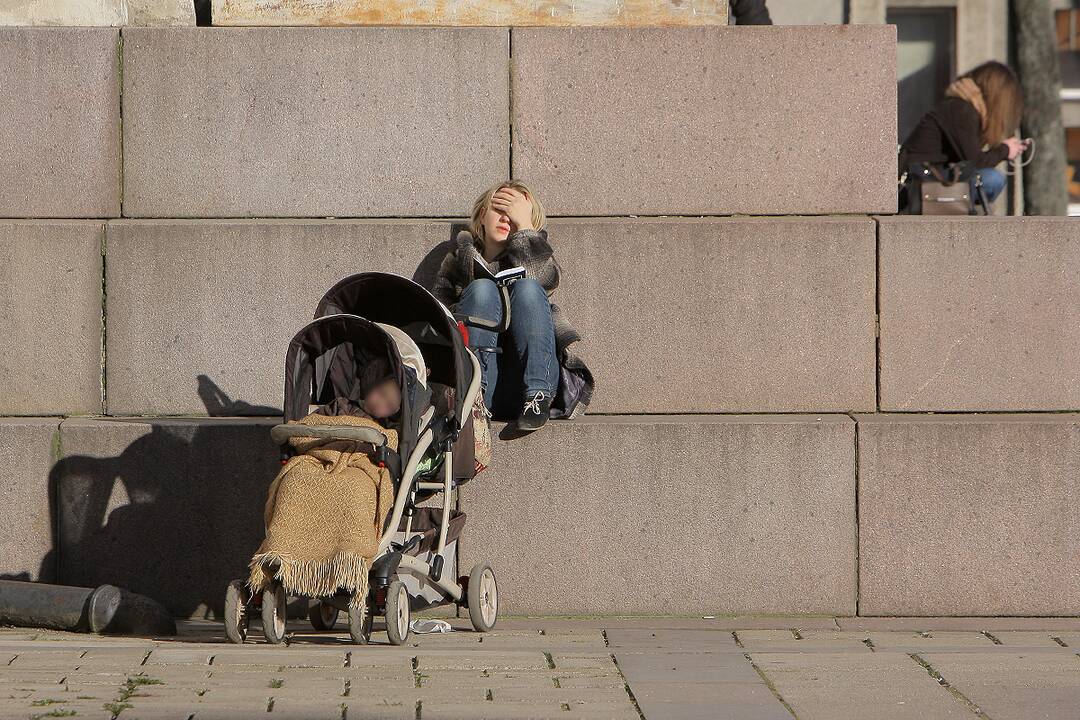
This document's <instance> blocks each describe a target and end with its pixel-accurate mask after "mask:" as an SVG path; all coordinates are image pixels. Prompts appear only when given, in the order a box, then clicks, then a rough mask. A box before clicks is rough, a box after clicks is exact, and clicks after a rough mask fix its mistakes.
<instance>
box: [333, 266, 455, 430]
mask: <svg viewBox="0 0 1080 720" xmlns="http://www.w3.org/2000/svg"><path fill="white" fill-rule="evenodd" d="M337 313H347V314H350V315H359V316H361V317H363V318H366V319H368V320H370V321H372V322H379V323H385V324H387V325H394V326H395V327H399V328H401V329H402V330H404V331H405V332H406V333H407V334H408V335H409V337H411V338H412V339H413V342H415V343H416V344H417V345H418V346H419V348H420V351H421V352H422V353H423V355H424V360H425V362H426V363H427V366H428V368H429V369H430V370H431V377H430V378H429V379H430V381H431V382H437V383H442V384H444V385H449V386H451V387H453V388H454V415H455V417H456V418H457V419H458V421H459V422H462V421H463V418H465V417H466V410H465V409H464V408H463V407H462V405H463V403H464V399H465V393H466V392H467V391H468V389H469V383H471V382H472V375H473V369H472V363H471V362H470V361H469V358H468V356H467V355H466V350H465V343H464V342H463V341H462V338H461V333H459V332H458V329H457V322H456V321H455V320H454V318H453V316H451V315H450V313H449V311H448V310H447V309H446V307H445V306H444V305H443V304H442V303H440V302H439V301H438V300H436V299H435V296H433V295H432V294H431V293H429V292H428V291H427V290H425V289H424V288H423V287H422V286H420V285H418V284H416V283H414V282H413V281H412V280H409V279H408V278H404V277H401V276H400V275H391V274H389V273H359V274H357V275H351V276H349V277H347V278H345V279H344V280H342V281H341V282H339V283H338V284H337V285H335V286H334V287H332V288H330V290H328V291H327V293H326V294H325V295H323V298H322V300H320V301H319V305H318V307H317V308H316V310H315V317H316V318H319V317H323V316H333V315H335V314H337Z"/></svg>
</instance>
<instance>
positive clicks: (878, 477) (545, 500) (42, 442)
mask: <svg viewBox="0 0 1080 720" xmlns="http://www.w3.org/2000/svg"><path fill="white" fill-rule="evenodd" d="M274 422H275V420H274V419H272V418H263V419H254V418H201V419H184V418H157V419H138V418H135V419H89V418H87V419H68V420H60V419H39V418H8V419H3V420H0V461H2V464H0V490H2V491H3V492H4V493H5V497H9V498H12V499H13V502H9V503H6V504H5V505H4V506H3V509H2V510H0V528H2V529H0V558H3V561H2V563H3V564H2V566H0V573H4V574H9V575H19V574H21V573H25V576H26V577H31V578H38V579H43V580H59V581H61V582H67V583H76V584H84V585H93V584H95V583H101V582H115V583H118V584H121V585H125V586H128V587H130V588H131V589H132V590H135V591H138V592H143V593H145V594H148V595H150V596H152V597H155V598H156V599H158V600H160V601H162V602H165V603H166V604H167V605H168V606H169V607H170V608H171V609H172V610H173V611H174V612H176V613H178V614H182V615H203V614H205V613H206V612H207V610H208V608H209V609H213V608H216V607H219V606H220V603H221V602H222V600H221V597H222V596H221V593H222V590H223V588H224V586H225V583H226V582H227V581H228V580H229V579H230V578H232V577H236V576H240V575H242V574H243V569H244V565H245V563H246V561H247V560H248V558H250V555H251V553H252V552H253V551H254V549H255V547H256V546H257V544H258V542H259V540H260V538H261V532H262V509H263V504H264V502H265V493H266V489H267V486H268V484H269V482H270V480H271V479H272V478H273V476H274V474H275V473H276V472H277V470H278V465H277V452H276V448H275V447H274V446H273V445H272V443H271V442H270V440H269V433H268V427H269V426H270V425H271V424H273V423H274ZM497 430H499V429H497ZM1077 447H1080V414H1072V413H1070V414H1064V413H1027V414H1004V415H970V414H957V415H932V416H931V415H912V414H879V415H864V414H858V415H855V416H847V415H724V416H649V417H644V416H637V417H633V416H631V417H587V418H585V419H584V420H581V421H575V422H553V423H552V424H551V425H550V426H549V427H547V428H545V429H544V430H542V431H541V432H539V433H537V434H535V435H532V436H529V437H527V438H520V439H512V440H506V441H497V442H496V446H495V461H494V463H493V466H492V468H491V469H490V470H489V471H487V472H485V473H484V474H482V475H480V476H479V477H477V478H476V479H475V481H473V482H472V483H470V484H469V485H467V486H465V487H464V488H463V489H462V491H461V495H460V500H459V501H460V506H461V509H463V510H465V511H466V512H467V513H468V514H469V520H468V524H467V528H466V532H465V536H464V538H463V540H462V543H461V545H460V547H459V565H460V566H462V567H463V569H467V568H469V567H471V565H472V564H473V563H474V562H476V561H479V560H489V561H491V562H492V563H493V565H494V567H495V569H496V571H497V573H498V575H499V579H500V583H501V584H500V595H501V599H502V602H503V609H504V610H505V611H506V612H507V613H517V614H540V615H566V614H727V613H755V614H756V613H813V614H840V615H845V614H852V613H854V612H855V610H856V591H857V592H858V605H857V609H858V611H859V613H860V614H862V615H887V616H892V615H925V616H935V615H984V616H996V615H1077V614H1080V606H1078V605H1077V600H1076V598H1078V597H1080V567H1077V558H1078V557H1080V552H1078V551H1080V547H1078V546H1077V533H1076V532H1075V530H1076V527H1077V525H1078V523H1080V515H1078V513H1077V510H1076V503H1074V502H1072V501H1071V498H1073V497H1075V496H1076V494H1077V492H1078V490H1080V488H1078V486H1077V485H1078V483H1080V480H1078V478H1080V472H1078V470H1080V468H1078V467H1077V452H1076V449H1077ZM856 457H857V458H858V460H857V464H858V481H857V484H858V488H857V491H858V492H857V498H858V511H857V512H856ZM856 518H857V522H858V528H857V529H856ZM53 528H55V535H54V530H53ZM856 546H857V547H856ZM856 565H858V568H856Z"/></svg>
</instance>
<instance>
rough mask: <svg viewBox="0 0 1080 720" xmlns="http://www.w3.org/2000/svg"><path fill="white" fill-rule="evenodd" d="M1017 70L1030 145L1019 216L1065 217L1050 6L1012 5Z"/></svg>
mask: <svg viewBox="0 0 1080 720" xmlns="http://www.w3.org/2000/svg"><path fill="white" fill-rule="evenodd" d="M1012 5H1013V28H1014V30H1015V42H1016V45H1015V47H1016V60H1017V63H1016V64H1017V70H1018V72H1019V75H1020V84H1021V85H1022V86H1023V88H1024V117H1023V130H1024V134H1025V135H1026V136H1027V137H1030V138H1034V140H1035V158H1034V160H1032V162H1031V164H1030V165H1028V166H1027V167H1026V168H1024V214H1026V215H1065V214H1066V213H1067V210H1068V201H1069V196H1068V189H1067V187H1066V185H1065V129H1064V126H1063V125H1062V120H1061V68H1060V66H1059V63H1058V50H1057V39H1056V37H1055V31H1054V16H1053V11H1052V9H1051V2H1050V0H1013V3H1012Z"/></svg>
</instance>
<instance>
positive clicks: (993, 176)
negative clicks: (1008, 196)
mask: <svg viewBox="0 0 1080 720" xmlns="http://www.w3.org/2000/svg"><path fill="white" fill-rule="evenodd" d="M979 176H980V177H981V178H982V184H983V187H984V188H985V189H986V194H987V195H990V196H992V197H997V196H998V195H999V194H1000V193H1001V191H1002V190H1004V189H1005V175H1003V174H1002V173H1001V171H999V170H997V169H995V168H982V169H980V170H979Z"/></svg>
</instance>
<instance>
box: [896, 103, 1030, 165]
mask: <svg viewBox="0 0 1080 720" xmlns="http://www.w3.org/2000/svg"><path fill="white" fill-rule="evenodd" d="M981 136H982V121H981V120H980V119H979V111H978V110H976V109H975V106H974V105H972V104H971V103H969V102H968V101H967V100H962V99H961V98H958V97H947V98H945V99H944V100H942V101H941V102H940V103H938V105H937V107H935V108H934V109H933V110H931V111H930V112H928V113H926V115H923V118H922V120H920V121H919V124H918V125H916V126H915V129H914V130H912V131H911V135H909V136H908V139H907V141H906V142H905V143H904V147H903V149H901V151H900V167H899V170H900V172H901V173H903V172H904V171H905V170H907V165H908V163H920V162H929V163H949V162H960V161H961V160H972V161H974V163H975V166H976V167H980V168H988V167H994V166H995V165H997V164H998V163H1000V162H1001V161H1002V160H1005V159H1006V158H1008V157H1009V147H1008V146H1007V145H1005V143H1000V144H998V145H995V146H994V147H992V148H990V149H989V150H986V151H985V152H984V151H983V149H982V139H981Z"/></svg>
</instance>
